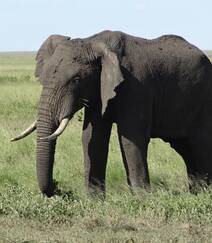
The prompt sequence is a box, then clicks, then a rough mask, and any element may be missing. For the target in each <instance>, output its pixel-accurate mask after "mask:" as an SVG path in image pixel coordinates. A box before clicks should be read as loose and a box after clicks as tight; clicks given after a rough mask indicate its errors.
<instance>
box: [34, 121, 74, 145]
mask: <svg viewBox="0 0 212 243" xmlns="http://www.w3.org/2000/svg"><path fill="white" fill-rule="evenodd" d="M70 119H71V118H70V117H65V118H63V119H62V120H61V122H60V125H59V126H58V128H57V129H56V131H55V132H53V133H52V134H51V135H49V136H47V137H40V138H38V139H39V140H40V141H51V140H56V139H57V138H58V137H59V136H60V135H61V134H62V133H63V132H64V131H65V129H66V127H67V125H68V123H69V121H70Z"/></svg>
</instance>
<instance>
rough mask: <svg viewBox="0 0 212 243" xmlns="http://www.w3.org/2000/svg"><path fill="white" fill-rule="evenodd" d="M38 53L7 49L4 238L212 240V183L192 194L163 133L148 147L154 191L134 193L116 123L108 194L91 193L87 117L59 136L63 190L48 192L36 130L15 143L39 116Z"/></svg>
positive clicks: (1, 128) (1, 188) (2, 117)
mask: <svg viewBox="0 0 212 243" xmlns="http://www.w3.org/2000/svg"><path fill="white" fill-rule="evenodd" d="M34 56H35V55H34V54H33V53H15V54H14V53H12V54H11V53H6V54H0V138H1V139H0V242H114V243H115V242H212V240H211V239H212V188H208V189H202V190H199V191H198V192H197V193H196V194H191V193H190V192H189V191H188V181H187V177H186V173H185V166H184V163H183V161H182V159H181V157H180V156H179V155H177V154H176V153H175V151H174V150H172V149H171V148H170V146H169V144H166V143H164V142H162V141H161V140H159V139H154V140H151V143H150V145H149V152H148V160H149V170H150V177H151V183H152V189H151V191H150V192H145V191H143V193H142V194H141V195H139V196H138V195H131V194H130V192H129V190H128V187H127V183H126V176H125V172H124V168H123V164H122V160H121V156H120V151H119V147H118V142H117V136H116V132H115V130H116V127H115V126H114V127H113V133H112V137H111V143H110V154H109V162H108V169H107V199H106V200H105V201H104V202H102V201H98V200H91V199H89V198H87V197H86V195H85V190H84V171H83V156H82V148H81V128H82V121H80V119H79V115H77V116H76V117H75V118H74V119H73V121H72V122H71V124H70V125H69V127H68V128H67V130H66V132H65V133H64V134H63V135H62V136H61V137H60V138H59V141H58V146H57V153H56V162H55V169H54V177H55V179H56V180H57V181H58V183H59V187H60V188H61V189H62V195H61V196H55V197H53V198H51V199H47V198H44V197H43V196H42V195H40V193H39V191H38V188H37V182H36V171H35V145H36V144H35V135H32V136H29V137H28V138H26V139H25V140H22V141H19V142H16V143H10V142H9V139H10V138H11V137H13V136H14V135H16V134H17V133H19V132H20V131H21V130H23V129H24V128H26V127H27V126H28V125H29V124H30V123H31V122H32V121H33V120H34V119H35V118H36V114H37V103H38V100H39V94H40V90H41V87H40V84H39V83H38V82H37V81H36V80H35V78H34V77H33V71H34V64H35V63H34Z"/></svg>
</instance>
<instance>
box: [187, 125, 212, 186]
mask: <svg viewBox="0 0 212 243" xmlns="http://www.w3.org/2000/svg"><path fill="white" fill-rule="evenodd" d="M206 128H207V127H204V129H198V130H197V131H196V133H195V134H193V136H192V139H191V141H190V143H191V150H192V153H193V155H194V157H195V159H196V175H197V176H199V177H200V178H203V179H205V180H206V182H207V184H211V183H212V129H206Z"/></svg>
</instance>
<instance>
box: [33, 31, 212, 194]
mask: <svg viewBox="0 0 212 243" xmlns="http://www.w3.org/2000/svg"><path fill="white" fill-rule="evenodd" d="M36 60H37V66H36V72H35V74H36V76H37V77H39V79H40V81H41V83H42V85H43V90H42V94H41V98H40V106H39V112H38V123H37V137H38V139H37V176H38V182H39V187H40V190H41V192H42V193H43V194H45V195H47V196H52V195H53V194H54V190H55V188H54V183H53V179H52V172H53V163H54V154H55V144H56V141H47V140H40V139H39V138H40V137H46V136H49V135H51V134H52V133H53V132H54V131H55V130H56V128H57V127H58V125H59V124H60V122H61V120H62V119H63V118H66V117H68V118H71V117H72V116H73V115H74V113H75V112H76V111H77V110H79V109H81V108H82V107H83V100H85V99H86V100H88V101H89V102H88V101H87V104H89V107H86V108H85V118H84V125H83V138H82V143H83V150H84V160H85V181H86V188H87V190H88V192H90V193H93V192H94V193H97V192H103V193H104V191H105V170H106V163H107V156H108V144H109V139H110V133H111V126H112V123H116V124H117V131H118V137H119V143H120V148H121V152H122V156H123V162H124V166H125V169H126V174H127V180H128V183H129V185H130V187H131V188H132V189H133V188H141V187H146V186H148V185H149V173H148V166H147V147H148V143H149V140H150V138H151V137H154V138H155V137H159V138H162V139H163V140H165V141H167V142H169V143H170V144H171V146H172V147H173V148H174V149H175V150H176V151H177V152H178V153H179V154H180V155H181V156H182V158H183V159H184V161H185V164H186V166H187V171H188V174H189V176H191V177H192V178H193V177H194V178H195V177H198V176H203V177H204V178H205V179H206V180H207V182H210V180H211V179H212V65H211V63H210V61H209V60H208V58H207V57H206V56H205V55H204V54H203V53H202V52H201V51H200V50H199V49H197V48H196V47H194V46H193V45H191V44H189V43H188V42H187V41H185V40H184V39H183V38H181V37H178V36H172V35H170V36H162V37H160V38H157V39H154V40H146V39H142V38H138V37H133V36H130V35H127V34H125V33H122V32H112V31H104V32H101V33H99V34H97V35H95V36H92V37H89V38H86V39H73V40H70V39H69V38H67V37H65V36H59V35H52V36H50V37H49V38H48V39H47V40H46V41H45V42H44V43H43V45H42V46H41V48H40V49H39V51H38V54H37V58H36Z"/></svg>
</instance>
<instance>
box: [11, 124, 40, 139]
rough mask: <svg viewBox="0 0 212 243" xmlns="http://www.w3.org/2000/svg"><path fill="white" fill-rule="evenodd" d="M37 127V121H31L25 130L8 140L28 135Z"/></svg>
mask: <svg viewBox="0 0 212 243" xmlns="http://www.w3.org/2000/svg"><path fill="white" fill-rule="evenodd" d="M36 128H37V121H35V122H33V123H32V124H31V125H30V126H29V127H28V128H27V129H26V130H25V131H23V132H22V133H21V134H20V135H18V136H17V137H15V138H12V139H11V140H10V141H11V142H13V141H18V140H20V139H22V138H24V137H26V136H28V135H29V134H31V133H32V132H34V131H35V129H36Z"/></svg>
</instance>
